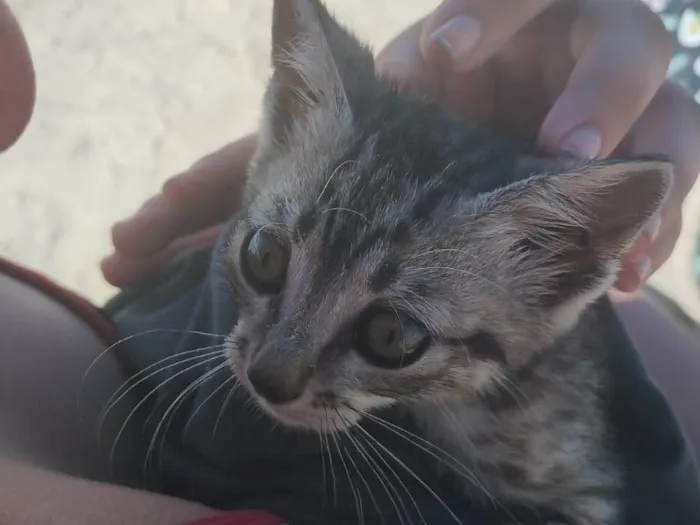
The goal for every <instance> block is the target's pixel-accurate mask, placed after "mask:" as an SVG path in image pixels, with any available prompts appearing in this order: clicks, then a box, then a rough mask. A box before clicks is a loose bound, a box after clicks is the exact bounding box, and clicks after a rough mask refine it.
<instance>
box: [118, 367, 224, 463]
mask: <svg viewBox="0 0 700 525" xmlns="http://www.w3.org/2000/svg"><path fill="white" fill-rule="evenodd" d="M221 358H222V356H221V355H216V356H213V357H210V358H207V359H206V360H205V361H203V362H199V363H195V364H194V365H191V366H189V367H187V368H185V369H184V370H181V371H179V372H177V373H176V374H174V375H172V376H170V377H169V378H167V379H165V380H164V381H162V382H161V383H160V384H159V385H157V386H156V387H154V388H153V389H152V390H151V391H149V392H148V393H147V394H146V395H145V396H144V397H143V399H142V400H141V401H139V402H138V403H137V404H136V406H135V407H134V408H133V409H132V410H131V412H129V414H128V415H127V417H126V419H125V420H124V423H122V426H121V428H120V429H119V432H118V433H117V436H116V437H115V438H114V444H113V445H112V449H111V451H110V453H109V461H110V463H113V462H114V454H115V451H116V448H117V444H118V443H119V440H120V439H121V436H122V435H123V434H124V431H125V430H126V426H127V425H128V424H129V421H131V418H133V417H134V414H136V412H137V411H138V410H139V408H141V407H142V406H143V405H144V403H146V401H148V399H149V398H150V397H151V396H152V395H153V394H155V393H156V392H158V391H159V390H160V389H161V388H163V387H164V386H165V385H167V384H168V383H170V382H172V381H174V380H175V379H177V378H178V377H179V376H181V375H183V374H186V373H187V372H189V371H190V370H194V369H195V368H197V367H198V366H202V365H204V364H207V363H211V362H212V361H215V360H217V359H221Z"/></svg>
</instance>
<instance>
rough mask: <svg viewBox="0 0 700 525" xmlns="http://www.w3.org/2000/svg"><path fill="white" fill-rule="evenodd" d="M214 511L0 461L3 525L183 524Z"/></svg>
mask: <svg viewBox="0 0 700 525" xmlns="http://www.w3.org/2000/svg"><path fill="white" fill-rule="evenodd" d="M214 514H216V511H213V510H211V509H207V508H206V507H203V506H202V505H198V504H195V503H190V502H186V501H182V500H178V499H174V498H168V497H165V496H160V495H157V494H150V493H148V492H142V491H135V490H130V489H127V488H123V487H115V486H112V485H106V484H103V483H96V482H93V481H85V480H82V479H79V478H73V477H69V476H66V475H64V474H58V473H55V472H49V471H46V470H42V469H38V468H36V467H32V466H29V465H27V464H23V463H16V462H12V461H8V460H5V459H2V458H0V523H2V524H3V525H44V524H47V523H51V524H53V525H95V524H99V525H180V524H183V523H187V522H189V521H192V520H195V519H198V518H203V517H208V516H212V515H214Z"/></svg>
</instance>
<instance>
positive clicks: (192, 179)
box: [102, 135, 256, 286]
mask: <svg viewBox="0 0 700 525" xmlns="http://www.w3.org/2000/svg"><path fill="white" fill-rule="evenodd" d="M255 143H256V137H255V135H249V136H247V137H243V138H242V139H239V140H237V141H236V142H233V143H231V144H228V145H226V146H224V147H223V148H221V149H220V150H218V151H216V152H214V153H212V154H210V155H207V156H206V157H204V158H202V159H201V160H199V161H198V162H196V163H195V164H194V165H193V166H192V167H190V168H189V169H188V170H187V171H185V172H184V173H181V174H179V175H176V176H174V177H171V178H170V179H168V180H167V181H166V182H165V184H164V185H163V189H162V190H161V192H160V193H159V194H158V195H156V196H154V197H152V198H151V199H150V200H149V201H147V202H146V203H145V204H144V205H143V206H141V208H140V209H139V210H138V211H137V212H136V213H135V214H134V215H133V216H131V217H129V218H128V219H126V220H125V221H123V222H119V223H117V224H115V225H114V226H113V227H112V243H113V244H114V252H113V253H112V254H110V255H109V256H108V257H106V258H105V259H104V260H103V261H102V274H103V275H104V277H105V279H106V280H107V282H109V283H110V284H113V285H115V286H124V285H128V284H131V283H134V282H137V281H138V280H140V279H142V278H144V277H147V276H148V275H150V274H152V273H153V272H155V271H157V270H158V269H159V268H161V267H162V266H163V265H164V264H166V263H167V262H168V261H170V260H171V259H172V258H173V257H174V256H175V255H177V254H178V253H180V252H181V251H183V250H186V249H191V248H196V247H201V246H207V245H211V244H214V242H215V240H216V238H217V237H218V235H219V233H220V232H221V229H222V227H223V223H224V222H226V221H227V220H228V219H229V218H230V217H232V216H233V215H234V213H235V212H236V210H237V209H238V208H239V207H240V200H241V196H242V190H243V185H244V183H245V175H246V173H247V167H248V163H249V162H250V158H251V157H252V156H253V152H254V151H255Z"/></svg>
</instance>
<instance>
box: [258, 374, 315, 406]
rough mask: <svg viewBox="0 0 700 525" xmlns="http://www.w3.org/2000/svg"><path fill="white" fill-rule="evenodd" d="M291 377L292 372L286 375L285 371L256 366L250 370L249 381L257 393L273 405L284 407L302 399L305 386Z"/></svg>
mask: <svg viewBox="0 0 700 525" xmlns="http://www.w3.org/2000/svg"><path fill="white" fill-rule="evenodd" d="M291 376H292V374H291V373H290V372H287V373H286V374H285V371H284V370H279V371H275V370H273V369H270V368H267V367H263V366H255V364H252V365H251V367H250V368H249V369H248V379H249V380H250V383H251V384H252V385H253V388H254V389H255V392H256V393H257V394H258V395H260V396H261V397H263V398H265V400H266V401H268V402H269V403H271V404H273V405H284V404H285V403H291V402H292V401H294V400H295V399H298V398H299V397H301V394H302V392H303V391H304V384H303V382H301V381H295V380H294V379H293V377H291Z"/></svg>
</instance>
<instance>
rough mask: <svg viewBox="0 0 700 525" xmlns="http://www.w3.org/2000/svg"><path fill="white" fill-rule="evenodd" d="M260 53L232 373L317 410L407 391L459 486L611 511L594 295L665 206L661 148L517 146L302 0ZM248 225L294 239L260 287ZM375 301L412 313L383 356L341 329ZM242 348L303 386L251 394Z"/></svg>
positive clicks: (327, 414) (666, 179) (334, 426)
mask: <svg viewBox="0 0 700 525" xmlns="http://www.w3.org/2000/svg"><path fill="white" fill-rule="evenodd" d="M273 66H274V67H275V73H274V75H273V79H272V81H271V83H270V87H269V89H268V94H267V98H266V108H267V111H266V113H265V119H264V121H263V125H262V132H261V140H260V146H259V150H258V152H257V155H256V157H255V161H254V163H253V166H252V168H251V173H250V182H249V187H248V206H247V213H246V215H245V217H244V218H243V219H241V220H240V222H239V223H238V224H237V225H236V227H235V229H234V231H233V232H232V234H231V239H230V244H229V254H230V259H231V263H232V264H231V266H230V269H229V270H228V271H229V275H228V278H229V280H230V281H231V283H232V285H233V291H234V295H235V297H236V298H237V301H238V304H239V305H240V308H241V311H240V320H239V322H238V325H237V326H236V328H235V330H234V331H233V333H232V334H230V336H229V337H228V342H229V353H230V360H231V364H232V367H233V369H234V371H235V372H236V374H237V375H238V377H239V379H240V380H241V382H242V383H243V384H245V385H246V386H248V388H249V389H250V390H251V392H252V393H253V395H254V397H255V398H256V399H257V400H258V402H259V404H260V405H261V406H262V407H263V408H265V409H266V411H268V412H269V413H270V414H271V415H272V416H273V417H275V418H277V419H279V420H280V421H282V422H284V423H286V424H289V425H292V426H301V427H308V428H312V429H316V430H321V431H336V430H342V429H344V428H346V427H348V426H351V425H353V424H354V423H356V422H357V421H358V420H359V419H360V416H359V415H358V412H371V411H373V410H376V409H377V408H380V407H385V406H390V405H395V404H400V405H403V406H407V407H409V408H410V410H411V412H412V413H413V414H414V415H415V417H416V418H417V420H418V421H420V422H421V424H422V426H423V428H424V430H425V434H424V435H425V436H426V438H427V439H429V440H430V441H431V442H433V443H435V445H436V446H439V447H440V448H442V449H444V450H445V451H446V452H448V453H449V454H450V455H452V456H454V457H456V458H458V459H459V460H460V462H463V463H464V464H466V465H468V466H469V467H470V468H471V469H473V470H474V472H475V473H476V474H477V476H478V483H476V484H474V483H472V482H466V481H465V490H468V491H470V492H471V493H474V494H478V493H480V492H481V491H482V490H483V489H486V491H488V493H490V494H491V495H493V496H495V497H498V498H505V499H507V500H512V501H516V502H519V503H523V504H526V505H534V506H545V507H549V508H552V509H554V510H556V511H559V512H561V513H562V514H563V515H564V516H566V517H567V518H568V519H570V520H572V522H573V523H575V524H577V525H612V524H614V523H616V518H615V516H616V506H617V498H618V493H619V490H620V489H621V483H622V481H621V479H622V478H621V476H620V472H619V467H618V465H617V464H616V461H617V460H616V458H615V456H614V454H613V452H612V449H611V448H610V445H609V443H608V439H607V436H606V433H607V428H606V423H605V420H604V417H603V412H602V410H603V409H602V398H603V397H604V395H605V392H606V391H607V388H608V385H609V381H610V380H611V378H610V377H608V372H607V365H606V362H605V356H601V355H599V351H598V345H597V344H596V341H597V340H598V338H599V335H598V333H597V332H598V324H597V321H596V318H595V317H596V315H595V311H594V309H592V308H590V307H589V305H590V304H591V303H593V302H594V301H595V300H596V299H597V298H598V297H600V296H601V295H602V294H603V293H604V292H605V290H606V289H607V288H608V287H609V286H610V285H611V283H612V281H613V280H614V276H615V273H616V271H617V269H618V263H617V260H618V258H619V256H620V254H621V253H623V251H624V250H625V249H626V248H628V247H629V246H630V245H631V243H632V242H633V241H634V239H635V238H636V237H637V235H638V234H639V232H640V231H641V229H642V227H643V226H644V224H645V223H646V222H647V220H648V219H649V218H650V217H651V216H652V215H653V214H654V213H655V212H656V211H657V210H658V209H659V207H660V206H661V204H662V201H663V199H664V196H665V194H666V192H667V189H668V186H669V184H670V176H671V167H670V165H668V164H667V163H665V162H663V161H660V160H654V159H637V160H626V161H608V162H590V163H586V164H581V163H578V162H576V161H571V160H548V161H546V162H545V161H540V160H539V159H536V158H534V157H526V156H523V155H521V154H519V153H517V152H515V151H514V150H513V149H511V148H510V147H508V146H507V145H505V144H502V143H501V142H499V141H497V140H495V139H493V138H491V137H490V136H488V135H487V134H485V133H482V132H480V131H478V130H476V129H475V128H474V127H473V126H471V125H470V124H468V123H466V122H463V121H460V120H458V119H457V118H455V117H454V116H452V115H450V113H449V112H447V111H445V110H443V109H442V108H440V107H438V106H436V105H432V104H430V103H428V102H425V101H422V100H418V99H415V98H413V97H411V96H410V95H408V94H404V93H399V92H397V91H396V90H395V89H394V88H393V87H392V86H391V84H390V83H389V82H387V81H386V80H385V79H382V78H378V77H376V76H375V75H374V73H373V62H372V57H371V55H370V54H369V52H368V51H366V49H365V48H363V47H362V46H361V45H360V44H359V43H357V42H356V40H355V39H354V38H353V37H351V36H350V35H349V33H347V32H346V31H345V30H343V29H341V28H340V26H338V25H337V24H336V23H335V22H334V21H333V20H332V18H331V17H330V16H329V15H328V13H327V12H326V11H325V8H323V6H322V5H321V4H320V3H319V2H318V1H315V0H289V1H283V0H277V1H275V29H274V31H273ZM261 228H262V229H265V230H267V231H269V232H272V233H274V234H275V235H277V236H280V237H282V238H284V239H286V240H287V242H288V243H289V245H290V246H291V259H290V263H289V268H288V273H287V278H286V283H285V285H284V289H283V291H282V293H280V294H278V295H275V296H263V295H259V294H257V293H256V292H255V291H254V290H253V289H252V288H251V287H250V286H249V285H248V284H247V283H246V279H245V276H244V275H243V274H242V273H241V271H240V264H239V262H238V261H239V254H240V251H241V243H242V242H243V240H244V238H245V237H246V235H247V234H248V232H250V231H252V230H255V229H261ZM377 301H383V302H384V303H385V304H387V305H390V307H391V308H395V309H396V310H397V311H402V312H405V313H406V314H407V315H410V316H412V317H413V318H414V319H416V320H417V321H418V322H420V323H422V324H423V325H424V326H425V327H427V329H428V330H429V332H430V334H431V338H432V344H431V345H430V347H429V348H428V350H427V351H426V353H425V355H423V356H422V357H421V358H420V359H419V360H418V361H417V362H415V363H413V364H411V365H410V366H407V367H404V368H399V369H391V370H387V369H384V368H379V367H377V366H374V365H372V364H371V363H369V362H368V361H366V360H365V359H364V358H363V357H362V356H361V353H360V352H358V351H357V349H356V348H354V347H353V342H352V337H351V336H350V334H351V333H352V326H353V322H354V321H355V319H357V317H358V316H359V315H360V314H361V313H362V312H363V311H364V310H365V309H366V308H367V307H368V306H370V305H372V304H375V303H376V302H377ZM251 367H256V369H257V371H259V372H260V371H262V373H264V374H268V375H269V377H270V380H271V381H274V382H275V384H276V385H278V386H279V388H280V389H282V390H283V391H284V390H285V389H287V390H286V391H287V392H292V391H297V390H298V393H299V395H298V396H296V398H295V399H293V400H292V401H290V402H288V403H284V404H273V403H270V402H268V401H266V400H265V399H264V398H263V397H262V396H260V395H257V394H256V392H255V389H254V388H253V387H252V385H251V383H250V381H249V380H248V372H249V371H250V369H251ZM295 389H296V390H295ZM329 393H330V394H331V395H329ZM509 396H510V398H509ZM504 399H506V400H507V399H510V402H503V400H504ZM436 407H440V409H437V408H436Z"/></svg>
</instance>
